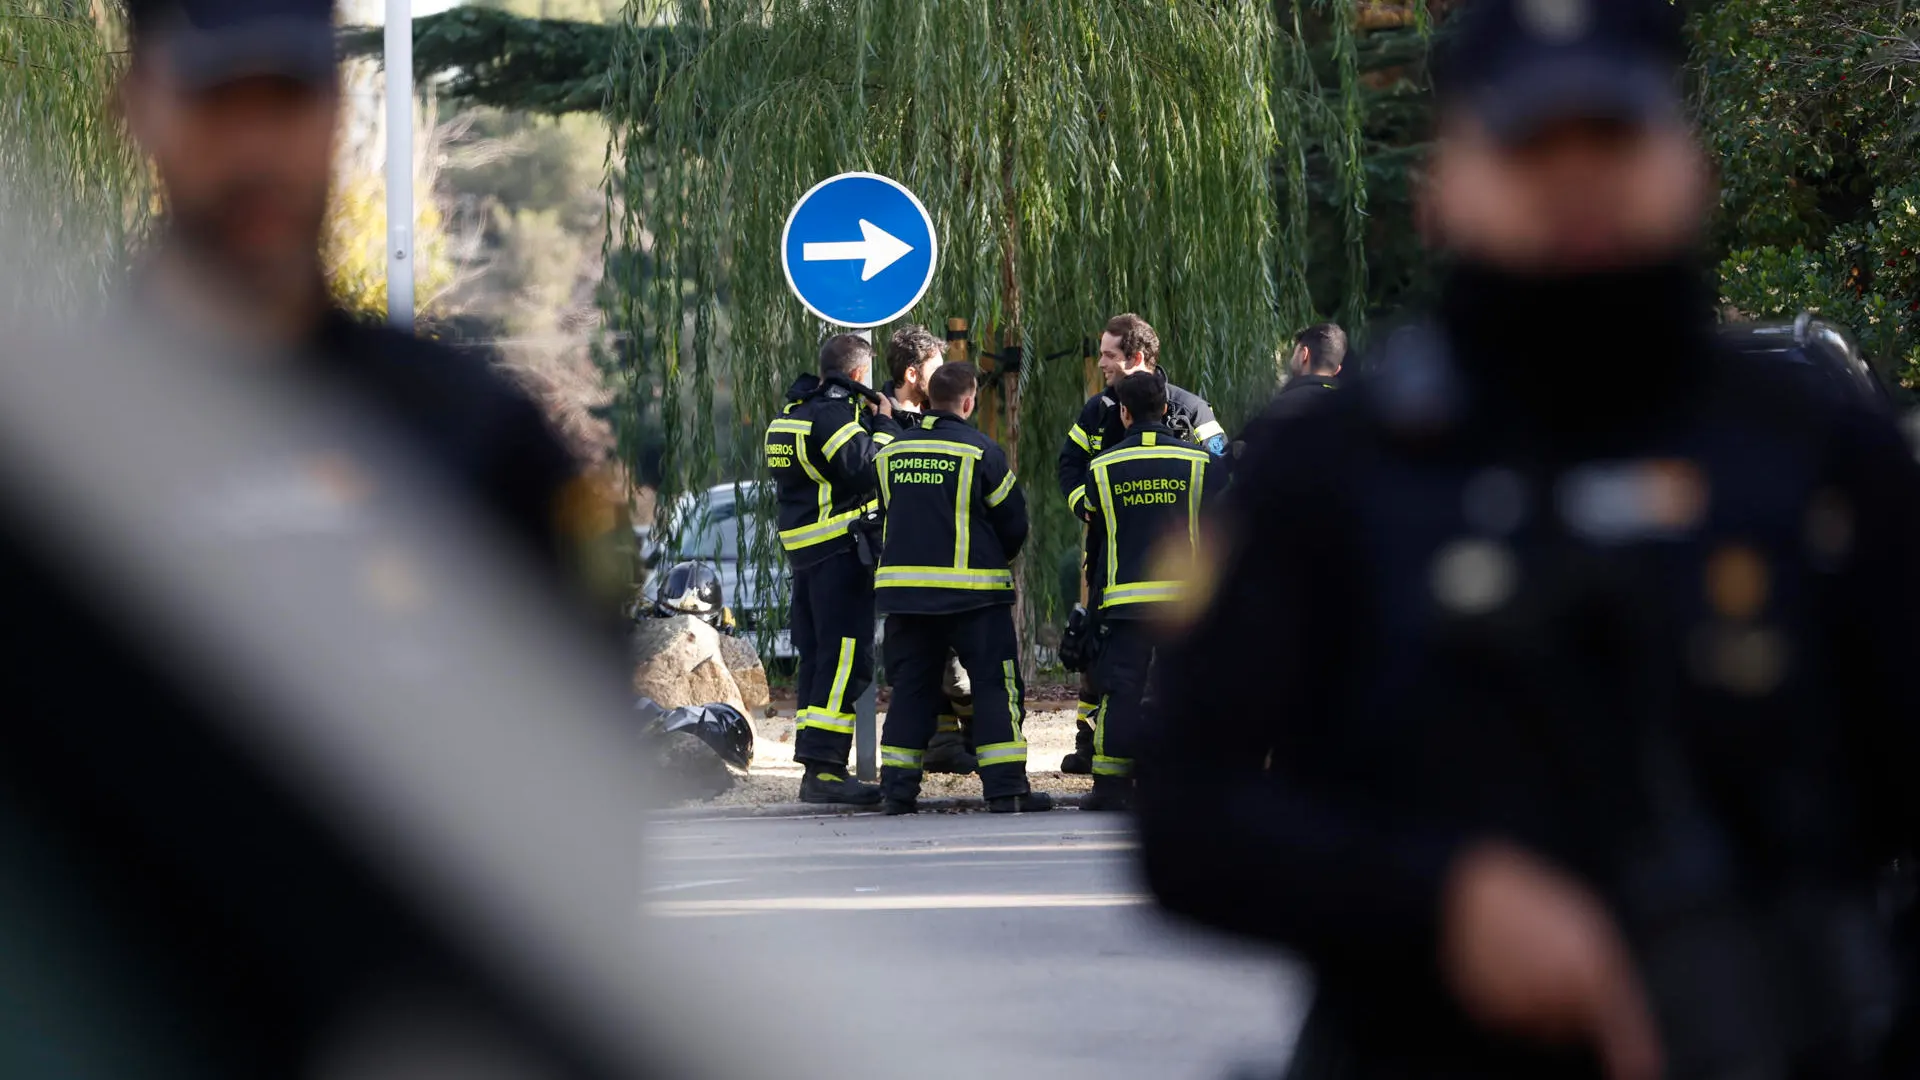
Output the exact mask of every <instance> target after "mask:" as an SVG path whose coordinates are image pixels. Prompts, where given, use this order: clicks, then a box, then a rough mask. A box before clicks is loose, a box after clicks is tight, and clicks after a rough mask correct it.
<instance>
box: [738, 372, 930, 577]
mask: <svg viewBox="0 0 1920 1080" xmlns="http://www.w3.org/2000/svg"><path fill="white" fill-rule="evenodd" d="M862 405H863V399H862V398H861V397H860V396H859V390H858V389H857V388H856V387H855V386H854V385H853V384H852V383H851V382H848V381H847V380H845V379H842V378H840V377H838V376H835V377H833V378H830V379H825V380H822V379H821V378H820V377H819V376H817V375H802V376H801V377H800V378H799V379H798V380H797V381H796V382H795V383H794V384H793V386H792V387H791V388H790V389H789V390H788V391H787V407H786V410H785V411H784V412H783V413H782V414H781V416H780V418H779V419H777V420H775V421H774V422H773V423H771V424H769V425H768V426H767V434H766V455H767V458H766V460H767V471H768V472H770V473H772V474H773V482H774V484H775V486H776V487H777V489H778V491H777V497H778V499H779V516H778V519H777V522H778V528H779V533H780V546H781V547H783V548H785V549H786V552H787V558H788V559H789V560H790V561H791V562H792V563H793V565H795V566H811V565H813V564H814V563H817V562H819V561H821V560H823V559H825V558H827V557H828V556H830V555H834V554H837V553H839V552H842V551H845V550H847V549H848V548H850V547H852V546H853V535H852V532H851V529H852V527H853V524H854V522H855V521H857V520H859V519H860V518H861V517H864V516H865V515H866V514H868V513H870V512H872V511H874V510H877V509H878V508H879V484H878V481H877V480H876V478H875V476H874V471H873V459H874V456H875V455H877V454H878V453H879V452H880V448H881V447H883V446H885V445H886V444H887V443H889V442H891V441H893V438H894V436H896V435H898V434H899V433H900V428H899V426H898V425H896V424H895V423H894V422H893V421H892V420H891V419H889V418H887V417H885V416H879V415H872V416H867V415H865V411H864V409H863V407H862Z"/></svg>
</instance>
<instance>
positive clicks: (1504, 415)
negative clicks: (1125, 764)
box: [1139, 0, 1920, 1080]
mask: <svg viewBox="0 0 1920 1080" xmlns="http://www.w3.org/2000/svg"><path fill="white" fill-rule="evenodd" d="M1683 17H1684V12H1683V11H1680V10H1677V9H1676V7H1675V6H1674V5H1672V4H1670V3H1668V2H1667V0H1554V2H1551V3H1549V2H1547V0H1468V3H1466V4H1464V5H1460V6H1458V7H1456V9H1455V11H1454V12H1453V14H1452V15H1451V16H1450V17H1449V19H1450V21H1449V23H1448V24H1447V25H1445V26H1443V28H1442V30H1441V32H1440V33H1439V34H1437V35H1436V49H1435V52H1434V57H1433V59H1434V66H1433V71H1432V73H1433V78H1434V85H1435V89H1436V92H1437V94H1438V98H1439V101H1438V106H1439V107H1438V110H1437V115H1438V118H1439V125H1440V126H1439V132H1438V138H1437V139H1436V140H1435V144H1434V148H1433V150H1432V160H1431V162H1430V163H1429V165H1428V167H1427V175H1428V182H1427V184H1426V190H1425V192H1424V193H1423V196H1422V197H1423V200H1425V210H1426V213H1427V214H1428V215H1429V217H1428V220H1429V221H1430V222H1431V224H1432V226H1433V228H1434V235H1435V236H1436V237H1437V238H1438V239H1440V240H1441V241H1443V242H1444V244H1445V245H1446V249H1447V251H1446V254H1447V256H1448V258H1447V262H1446V264H1445V276H1444V279H1443V282H1442V288H1441V291H1440V295H1439V297H1438V302H1437V305H1436V308H1435V310H1434V312H1433V313H1432V316H1431V317H1430V318H1428V319H1425V320H1422V321H1419V322H1416V323H1414V324H1412V325H1410V326H1407V327H1405V328H1404V329H1402V330H1401V331H1399V332H1396V333H1394V334H1392V335H1390V336H1388V337H1386V338H1385V340H1384V341H1383V342H1382V345H1381V347H1380V350H1379V352H1378V353H1377V354H1376V355H1375V356H1373V357H1371V358H1369V362H1368V364H1367V365H1366V368H1365V374H1364V376H1363V377H1361V378H1359V379H1357V380H1354V381H1353V382H1351V383H1350V384H1349V385H1348V386H1346V387H1343V388H1342V389H1341V390H1339V391H1338V392H1336V393H1333V394H1331V395H1329V396H1328V398H1327V399H1326V400H1325V402H1324V403H1323V405H1322V407H1318V408H1313V409H1309V410H1308V411H1307V413H1306V414H1305V415H1303V416H1301V417H1299V418H1296V419H1295V420H1293V421H1292V422H1290V423H1285V424H1274V425H1271V426H1269V427H1267V428H1265V429H1264V430H1263V432H1262V433H1261V436H1260V438H1259V440H1258V441H1257V442H1256V443H1255V444H1254V445H1252V446H1250V447H1249V448H1248V453H1247V456H1246V458H1245V459H1244V462H1243V465H1242V467H1241V468H1240V469H1239V470H1238V472H1237V474H1236V477H1235V483H1234V486H1233V487H1232V488H1231V489H1230V490H1229V492H1228V493H1227V496H1226V498H1225V499H1223V500H1221V502H1220V503H1219V504H1218V505H1217V506H1216V507H1214V508H1213V510H1214V512H1213V513H1210V514H1209V520H1206V521H1203V522H1202V529H1203V535H1202V550H1203V552H1205V553H1206V555H1205V557H1203V558H1202V559H1200V560H1199V561H1198V564H1197V565H1198V569H1200V570H1201V571H1202V576H1200V577H1199V578H1198V579H1197V580H1196V582H1195V595H1196V598H1200V597H1205V598H1206V599H1204V600H1197V602H1196V603H1195V604H1194V605H1193V608H1192V609H1191V622H1190V623H1189V624H1188V626H1187V629H1186V630H1185V632H1184V633H1183V634H1181V635H1179V636H1178V637H1176V638H1174V639H1171V641H1170V643H1169V645H1168V646H1166V647H1165V648H1164V649H1163V650H1162V656H1161V666H1160V670H1159V671H1158V673H1157V674H1156V679H1157V680H1159V681H1160V683H1161V684H1162V685H1164V686H1167V687H1178V688H1179V691H1180V698H1179V701H1178V702H1177V708H1176V707H1174V705H1175V703H1173V702H1170V701H1168V702H1163V703H1156V705H1155V706H1154V707H1153V708H1152V709H1151V710H1150V718H1149V724H1148V739H1149V754H1148V756H1147V758H1146V765H1145V767H1143V769H1142V772H1141V776H1140V785H1141V788H1140V796H1141V797H1140V801H1139V808H1140V820H1139V827H1140V833H1141V850H1142V854H1143V857H1144V862H1145V869H1146V875H1147V880H1148V882H1149V884H1150V885H1151V887H1152V888H1153V889H1154V891H1155V892H1156V893H1157V894H1158V896H1159V897H1160V899H1161V901H1162V902H1163V903H1164V904H1166V905H1167V906H1168V907H1169V908H1171V909H1172V910H1174V911H1176V912H1180V913H1183V914H1185V915H1187V916H1189V917H1192V918H1196V919H1199V920H1202V921H1204V922H1206V923H1208V924H1210V925H1211V926H1213V927H1215V928H1218V929H1225V930H1229V931H1233V932H1238V933H1241V934H1245V935H1249V936H1251V937H1255V938H1258V939H1260V940H1263V941H1266V942H1270V943H1273V944H1277V945H1281V946H1283V947H1285V948H1287V949H1288V950H1289V951H1290V952H1292V953H1293V954H1294V955H1297V956H1300V957H1303V958H1304V959H1306V960H1307V961H1308V962H1309V963H1310V964H1311V965H1312V967H1313V969H1314V972H1313V974H1314V986H1315V998H1314V1002H1313V1005H1312V1010H1311V1012H1310V1014H1309V1015H1308V1017H1307V1019H1306V1022H1305V1026H1304V1028H1303V1029H1302V1030H1301V1033H1300V1035H1299V1037H1298V1042H1297V1048H1296V1051H1295V1054H1296V1057H1295V1062H1294V1065H1293V1073H1292V1075H1294V1076H1296V1077H1301V1078H1309V1077H1323V1076H1338V1077H1343V1078H1351V1080H1376V1078H1377V1080H1388V1078H1391V1080H1458V1078H1463V1077H1473V1078H1476V1080H1519V1078H1526V1080H1592V1078H1597V1077H1609V1078H1611V1080H1652V1078H1655V1077H1662V1076H1666V1077H1709V1076H1711V1077H1731V1076H1754V1077H1757V1076H1768V1077H1779V1078H1781V1080H1808V1078H1813V1077H1861V1078H1869V1077H1871V1078H1880V1077H1894V1076H1903V1077H1904V1076H1913V1075H1916V1073H1915V1071H1914V1069H1915V1062H1913V1061H1912V1060H1907V1061H1905V1062H1902V1063H1899V1064H1893V1063H1891V1062H1888V1061H1886V1060H1876V1059H1877V1058H1883V1053H1882V1051H1883V1048H1884V1047H1885V1046H1886V1040H1887V1038H1888V1037H1889V1036H1890V1035H1891V1036H1897V1035H1899V1034H1900V1033H1902V1032H1903V1031H1904V1032H1905V1033H1908V1034H1909V1035H1910V1034H1911V1033H1913V1032H1915V1031H1916V1030H1917V1029H1916V1021H1920V1012H1916V1011H1915V1010H1914V1008H1913V1006H1914V1002H1913V1000H1912V999H1911V997H1909V1000H1908V1001H1907V1002H1906V1004H1905V1009H1906V1012H1905V1020H1904V1022H1903V1021H1902V1020H1901V1019H1900V1017H1901V1016H1902V1012H1901V1010H1902V1005H1901V1003H1900V1002H1899V1001H1898V1000H1897V996H1898V992H1899V984H1900V981H1901V980H1900V979H1899V977H1898V973H1897V968H1898V966H1899V963H1900V960H1901V953H1902V949H1903V948H1904V949H1905V950H1907V952H1906V956H1907V958H1908V959H1909V960H1910V959H1911V957H1912V955H1913V954H1912V951H1911V950H1912V948H1913V945H1912V942H1911V941H1909V942H1907V943H1905V944H1904V946H1903V945H1902V944H1901V943H1899V941H1898V939H1897V922H1896V919H1897V913H1898V911H1899V908H1900V905H1901V903H1903V901H1902V900H1900V899H1899V894H1898V892H1897V891H1896V890H1891V889H1888V888H1887V887H1886V885H1885V881H1886V875H1887V871H1888V869H1889V868H1890V867H1896V866H1898V865H1900V864H1902V863H1905V864H1906V865H1909V866H1910V865H1911V858H1912V854H1913V852H1915V851H1916V850H1920V784H1915V783H1914V780H1913V763H1914V762H1915V761H1916V760H1920V681H1917V680H1916V679H1915V678H1914V672H1915V671H1916V670H1920V467H1917V466H1916V463H1915V461H1914V460H1913V457H1912V455H1911V454H1910V453H1909V451H1908V449H1907V447H1906V446H1905V445H1904V444H1903V441H1902V439H1901V437H1900V434H1899V433H1898V431H1896V430H1895V427H1894V425H1893V423H1892V422H1891V420H1890V418H1889V417H1888V416H1887V415H1886V413H1885V410H1883V409H1880V408H1877V407H1871V406H1867V405H1864V404H1862V403H1860V402H1859V401H1857V400H1850V398H1852V395H1848V394H1835V395H1823V394H1820V393H1817V392H1811V388H1810V387H1809V386H1808V385H1807V382H1806V379H1805V378H1804V377H1803V376H1801V375H1800V374H1798V373H1796V372H1794V371H1792V370H1790V369H1791V368H1792V367H1793V366H1794V365H1792V364H1789V363H1779V362H1759V361H1757V360H1756V359H1755V358H1754V357H1752V356H1747V355H1742V354H1741V353H1739V352H1738V351H1735V350H1733V349H1730V348H1728V346H1727V344H1726V343H1725V342H1724V341H1722V340H1721V339H1720V337H1719V335H1718V334H1717V333H1716V330H1715V321H1716V320H1715V312H1714V309H1715V307H1716V290H1715V288H1714V283H1713V281H1712V276H1711V274H1710V273H1709V272H1708V271H1707V269H1706V268H1707V267H1708V266H1710V265H1711V261H1710V257H1709V256H1708V254H1707V252H1708V245H1707V241H1706V227H1707V223H1708V214H1709V211H1710V210H1711V208H1712V207H1713V206H1714V205H1715V203H1716V200H1715V198H1714V193H1713V179H1712V170H1711V167H1710V163H1709V160H1708V158H1707V156H1706V154H1705V153H1704V152H1703V151H1702V148H1701V147H1700V145H1699V142H1698V140H1697V134H1696V132H1695V131H1694V130H1693V129H1692V127H1691V125H1690V123H1689V121H1688V113H1689V111H1690V110H1689V108H1688V105H1687V102H1686V99H1685V96H1684V92H1683V90H1682V85H1683V80H1682V79H1681V77H1680V76H1681V75H1682V73H1683V71H1684V70H1685V68H1686V64H1687V55H1688V54H1687V41H1686V36H1685V33H1684V23H1683ZM1596 315H1598V316H1600V317H1602V318H1608V317H1611V318H1621V317H1626V318H1631V319H1632V320H1633V325H1634V345H1633V349H1632V353H1633V361H1632V362H1633V365H1634V368H1635V370H1636V371H1644V372H1650V373H1657V374H1655V375H1654V377H1650V378H1599V377H1596V376H1595V373H1596V372H1605V371H1615V370H1617V369H1618V368H1619V366H1620V353H1621V350H1620V343H1619V342H1618V341H1617V340H1615V339H1614V337H1613V336H1611V335H1607V334H1597V333H1595V332H1594V322H1593V320H1594V317H1595V316H1596ZM1162 704H1164V705H1166V706H1167V707H1164V708H1163V707H1161V705H1162ZM1201 718H1204V720H1205V722H1206V725H1207V732H1206V735H1205V737H1194V735H1193V734H1192V731H1193V721H1194V720H1196V719H1201Z"/></svg>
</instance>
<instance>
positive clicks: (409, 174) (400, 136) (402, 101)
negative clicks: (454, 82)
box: [387, 0, 413, 330]
mask: <svg viewBox="0 0 1920 1080" xmlns="http://www.w3.org/2000/svg"><path fill="white" fill-rule="evenodd" d="M387 319H388V321H390V322H391V323H393V325H394V326H397V327H399V328H400V329H402V330H412V329H413V0H387Z"/></svg>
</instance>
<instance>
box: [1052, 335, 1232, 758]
mask: <svg viewBox="0 0 1920 1080" xmlns="http://www.w3.org/2000/svg"><path fill="white" fill-rule="evenodd" d="M1139 372H1147V373H1149V374H1151V375H1152V376H1153V377H1154V378H1155V379H1158V380H1159V382H1160V385H1161V387H1162V390H1163V393H1164V395H1165V397H1166V399H1167V416H1166V423H1167V426H1168V428H1169V430H1171V431H1172V432H1174V433H1175V434H1176V435H1177V436H1178V437H1179V438H1181V439H1185V440H1187V441H1189V442H1193V443H1196V444H1198V445H1200V446H1204V447H1206V449H1207V451H1208V452H1209V453H1211V454H1213V455H1214V456H1216V457H1220V456H1223V455H1225V454H1226V452H1227V432H1226V429H1225V428H1223V427H1221V426H1220V422H1219V421H1218V420H1216V419H1214V416H1213V406H1211V405H1208V404H1207V403H1206V401H1205V400H1204V399H1202V398H1201V397H1200V395H1198V394H1195V393H1193V392H1191V391H1188V390H1183V389H1181V388H1180V387H1178V386H1174V385H1173V384H1172V383H1169V382H1168V381H1167V376H1166V373H1165V372H1163V371H1161V370H1160V335H1158V334H1156V333H1154V330H1153V327H1151V326H1149V325H1147V321H1146V320H1145V319H1142V318H1141V317H1140V316H1138V315H1133V314H1127V315H1115V316H1114V317H1113V318H1112V319H1109V320H1108V321H1107V326H1106V330H1105V331H1104V332H1103V333H1102V334H1101V335H1100V375H1101V377H1102V378H1104V379H1105V380H1106V384H1107V386H1106V389H1104V390H1102V391H1101V392H1100V393H1098V394H1095V395H1094V396H1092V397H1090V398H1088V399H1087V403H1086V404H1085V405H1084V406H1082V407H1081V409H1080V415H1079V416H1078V417H1077V418H1076V419H1075V420H1074V422H1073V426H1072V427H1070V428H1068V429H1067V439H1066V442H1064V443H1062V444H1061V446H1060V465H1059V479H1060V494H1062V495H1064V496H1065V497H1066V500H1067V506H1068V508H1069V509H1071V510H1072V511H1073V512H1074V513H1075V514H1076V515H1078V516H1079V517H1080V519H1081V520H1082V521H1085V520H1086V519H1087V515H1088V502H1089V496H1090V495H1091V494H1092V489H1091V488H1089V487H1088V486H1087V467H1088V465H1089V464H1090V463H1091V462H1092V461H1093V458H1094V456H1095V455H1097V454H1099V453H1100V452H1101V450H1102V449H1103V448H1105V447H1109V446H1112V445H1114V444H1115V443H1117V442H1119V441H1120V440H1121V439H1124V438H1126V426H1125V425H1124V424H1123V423H1122V422H1121V420H1120V404H1119V401H1118V400H1117V399H1116V398H1115V396H1114V388H1115V387H1116V386H1118V385H1119V384H1120V380H1121V379H1124V378H1126V377H1127V376H1129V375H1133V374H1137V373H1139ZM1095 539H1096V538H1095V537H1094V536H1093V535H1092V534H1089V535H1088V545H1087V558H1086V566H1085V573H1086V576H1087V584H1088V587H1089V589H1091V588H1092V587H1093V584H1094V579H1095V578H1096V577H1098V576H1099V573H1100V570H1099V566H1098V557H1099V545H1098V544H1096V543H1094V540H1095ZM1099 703H1100V692H1099V688H1098V687H1097V686H1096V685H1095V682H1094V680H1093V678H1092V676H1090V675H1089V676H1086V677H1083V678H1082V679H1081V681H1080V705H1079V717H1078V721H1077V724H1076V729H1075V745H1074V751H1073V753H1071V754H1068V755H1067V757H1066V759H1065V760H1063V761H1061V762H1060V771H1061V772H1064V773H1074V774H1078V775H1083V776H1084V775H1086V774H1088V773H1091V772H1092V771H1093V714H1094V713H1095V712H1096V711H1097V710H1098V709H1099Z"/></svg>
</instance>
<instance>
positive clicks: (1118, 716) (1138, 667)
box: [1093, 619, 1154, 777]
mask: <svg viewBox="0 0 1920 1080" xmlns="http://www.w3.org/2000/svg"><path fill="white" fill-rule="evenodd" d="M1107 625H1108V627H1109V629H1108V631H1107V641H1106V646H1105V648H1103V649H1102V650H1101V653H1100V663H1099V664H1098V665H1097V667H1098V669H1099V676H1098V679H1097V682H1098V684H1099V687H1100V690H1101V698H1100V711H1099V712H1098V713H1097V714H1096V715H1095V718H1094V725H1093V775H1095V776H1122V777H1124V776H1132V775H1133V759H1134V755H1135V754H1136V753H1138V752H1139V745H1140V737H1141V733H1142V732H1141V728H1142V725H1143V724H1144V722H1145V713H1146V709H1145V704H1146V701H1145V699H1146V693H1147V676H1148V674H1149V673H1150V672H1151V671H1152V670H1153V648H1154V630H1153V626H1152V624H1151V623H1149V622H1148V621H1147V620H1145V619H1114V620H1112V621H1110V622H1109V623H1108V624H1107Z"/></svg>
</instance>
